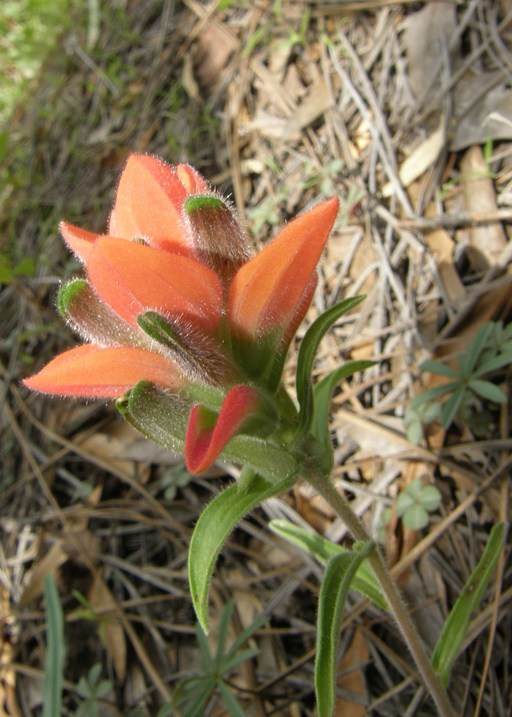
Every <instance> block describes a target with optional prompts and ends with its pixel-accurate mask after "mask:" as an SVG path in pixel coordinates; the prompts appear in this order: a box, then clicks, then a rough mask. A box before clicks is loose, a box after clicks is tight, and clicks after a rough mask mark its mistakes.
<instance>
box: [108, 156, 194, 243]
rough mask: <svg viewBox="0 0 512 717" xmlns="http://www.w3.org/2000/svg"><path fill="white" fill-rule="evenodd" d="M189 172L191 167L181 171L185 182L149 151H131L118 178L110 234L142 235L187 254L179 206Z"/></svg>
mask: <svg viewBox="0 0 512 717" xmlns="http://www.w3.org/2000/svg"><path fill="white" fill-rule="evenodd" d="M189 172H190V174H189ZM192 172H193V170H192V168H187V169H186V170H184V171H183V174H184V176H185V178H186V184H185V185H184V184H183V182H182V181H181V180H180V177H179V176H178V175H177V173H176V170H175V169H174V168H173V167H171V166H170V165H168V164H166V163H165V162H162V161H161V160H159V159H156V158H155V157H150V156H149V155H145V154H133V155H132V156H131V157H129V159H128V161H127V163H126V166H125V168H124V171H123V173H122V175H121V179H120V181H119V186H118V188H117V195H116V201H115V204H114V209H113V210H112V213H111V215H110V220H109V234H111V235H112V236H116V237H123V238H124V239H145V240H146V241H147V242H148V244H150V245H151V246H154V247H157V248H160V249H165V250H167V251H172V252H176V253H178V254H188V253H189V251H190V250H189V247H188V246H187V238H186V234H185V231H184V229H183V227H182V226H181V223H180V210H181V205H182V204H183V200H184V199H185V197H186V196H187V191H188V188H189V187H191V186H192V185H193V184H194V182H193V181H192V180H193V177H192ZM194 177H195V172H194ZM198 181H199V180H198Z"/></svg>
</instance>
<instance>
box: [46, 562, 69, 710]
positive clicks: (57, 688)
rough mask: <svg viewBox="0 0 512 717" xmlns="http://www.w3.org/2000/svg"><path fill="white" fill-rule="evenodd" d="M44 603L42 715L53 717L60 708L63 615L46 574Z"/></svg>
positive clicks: (64, 648)
mask: <svg viewBox="0 0 512 717" xmlns="http://www.w3.org/2000/svg"><path fill="white" fill-rule="evenodd" d="M44 604H45V612H46V664H45V669H44V682H43V711H42V717H55V715H60V714H61V708H62V682H63V675H64V661H65V657H66V643H65V641H64V615H63V612H62V606H61V604H60V600H59V593H58V590H57V584H56V582H55V579H54V577H53V575H47V576H46V577H45V579H44Z"/></svg>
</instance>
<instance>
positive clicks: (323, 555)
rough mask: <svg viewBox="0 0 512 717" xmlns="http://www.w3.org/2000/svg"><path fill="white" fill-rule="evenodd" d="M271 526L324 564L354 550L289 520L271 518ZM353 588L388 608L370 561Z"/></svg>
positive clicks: (364, 565)
mask: <svg viewBox="0 0 512 717" xmlns="http://www.w3.org/2000/svg"><path fill="white" fill-rule="evenodd" d="M269 527H270V529H271V530H272V531H273V532H274V533H277V535H280V536H281V537H282V538H284V539H285V540H287V541H288V542H289V543H292V545H296V546H297V547H298V548H301V549H302V550H304V551H306V552H307V553H309V554H310V555H312V556H313V557H314V558H315V559H316V560H318V562H319V563H322V564H323V565H326V564H327V562H328V561H329V560H330V559H331V558H332V557H334V556H336V555H347V554H349V553H351V552H352V551H350V550H347V548H343V547H342V546H341V545H336V544H335V543H333V542H331V541H330V540H327V538H323V537H322V536H321V535H318V533H314V532H313V531H312V530H308V529H306V528H302V527H301V526H300V525H294V523H290V522H289V521H288V520H271V521H270V523H269ZM352 588H353V589H354V590H357V592H359V593H361V595H364V596H365V597H367V598H368V599H369V600H371V601H372V602H373V603H374V605H376V606H377V607H379V608H380V609H381V610H387V609H388V605H387V602H386V600H385V598H384V596H383V594H382V591H381V588H380V584H379V582H378V580H377V578H376V577H375V575H374V573H373V569H372V567H371V565H369V563H366V562H363V563H361V565H360V566H359V568H358V569H357V572H356V574H355V576H354V580H353V581H352Z"/></svg>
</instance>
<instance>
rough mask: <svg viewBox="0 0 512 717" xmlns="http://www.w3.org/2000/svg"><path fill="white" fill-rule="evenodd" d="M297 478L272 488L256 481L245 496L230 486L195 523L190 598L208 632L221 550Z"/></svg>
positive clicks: (190, 569) (189, 570)
mask: <svg viewBox="0 0 512 717" xmlns="http://www.w3.org/2000/svg"><path fill="white" fill-rule="evenodd" d="M295 477H296V475H295V474H293V475H290V476H287V477H286V478H284V479H282V480H280V481H278V482H277V483H274V484H270V483H268V482H267V481H265V480H264V479H263V478H260V477H259V476H257V477H255V478H254V479H253V480H252V482H251V483H250V484H249V486H247V488H246V490H245V491H244V492H241V491H239V490H238V486H237V485H233V486H230V487H229V488H227V489H226V490H225V491H223V492H222V493H221V494H220V495H218V496H217V497H216V498H214V499H213V500H212V502H211V503H209V505H207V506H206V508H205V509H204V510H203V512H202V513H201V515H200V516H199V520H198V521H197V523H196V526H195V529H194V532H193V534H192V538H191V541H190V549H189V558H188V574H189V583H190V594H191V597H192V602H193V604H194V609H195V612H196V615H197V619H198V620H199V623H200V625H201V627H202V628H203V630H204V631H205V632H207V631H208V593H209V587H210V580H211V576H212V573H213V568H214V566H215V562H216V560H217V556H218V555H219V553H220V551H221V549H222V546H223V545H224V543H225V542H226V540H227V538H228V536H229V534H230V533H231V531H232V530H233V529H234V528H235V526H236V525H237V523H238V522H239V521H240V520H241V519H242V518H243V517H244V515H245V514H246V513H248V512H249V511H250V510H252V508H254V507H256V506H257V505H259V503H261V502H263V501H264V500H267V498H272V497H273V496H275V495H278V494H279V493H282V492H283V491H284V490H286V489H287V488H289V487H290V486H291V485H292V484H293V482H294V480H295Z"/></svg>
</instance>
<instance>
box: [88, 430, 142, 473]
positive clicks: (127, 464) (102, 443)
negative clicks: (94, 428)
mask: <svg viewBox="0 0 512 717" xmlns="http://www.w3.org/2000/svg"><path fill="white" fill-rule="evenodd" d="M135 437H136V434H135V433H134V432H133V429H131V428H130V427H129V426H128V431H126V430H118V431H117V435H116V433H115V432H114V430H112V431H111V432H109V433H93V434H92V435H91V436H89V437H88V438H86V440H85V441H83V442H82V443H81V444H80V449H81V450H83V451H86V452H87V453H90V454H91V456H94V457H95V458H99V459H100V460H101V461H102V462H103V463H107V464H108V465H111V466H112V469H113V470H114V471H115V472H117V473H121V474H122V475H126V476H127V477H131V476H133V471H134V469H133V463H132V462H131V461H123V460H120V459H119V456H120V455H122V454H123V453H126V451H127V449H128V448H129V446H130V444H131V443H133V441H134V440H135Z"/></svg>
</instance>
